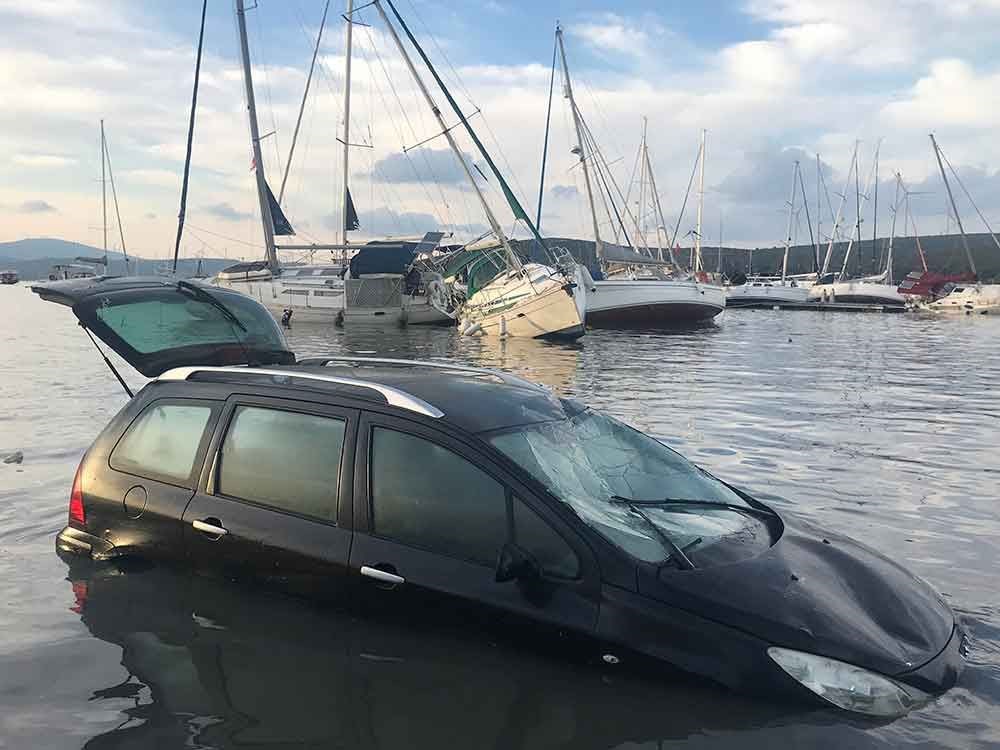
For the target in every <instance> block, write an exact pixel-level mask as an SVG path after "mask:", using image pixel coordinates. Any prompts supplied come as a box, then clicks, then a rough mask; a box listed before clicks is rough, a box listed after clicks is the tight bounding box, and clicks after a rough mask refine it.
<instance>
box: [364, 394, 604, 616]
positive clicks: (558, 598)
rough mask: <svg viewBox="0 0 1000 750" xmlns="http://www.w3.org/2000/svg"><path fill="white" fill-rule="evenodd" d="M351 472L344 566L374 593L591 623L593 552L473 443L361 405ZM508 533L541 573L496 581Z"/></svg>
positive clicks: (412, 602)
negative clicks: (350, 522) (349, 540)
mask: <svg viewBox="0 0 1000 750" xmlns="http://www.w3.org/2000/svg"><path fill="white" fill-rule="evenodd" d="M354 482H355V484H354V495H355V529H356V530H355V536H354V541H353V545H352V550H351V570H352V574H353V573H355V572H358V573H360V574H361V578H362V582H363V583H364V584H365V585H366V586H367V587H368V588H369V589H371V590H372V591H373V593H375V595H376V596H377V597H378V598H381V599H382V600H383V601H387V602H388V601H391V600H392V599H394V598H398V599H399V600H400V602H401V603H402V606H403V607H404V608H406V607H410V606H415V607H420V606H421V605H422V604H427V603H431V606H438V603H439V602H440V595H443V596H444V597H446V598H447V599H451V600H453V601H457V600H464V601H465V602H467V603H471V604H473V605H476V604H482V605H485V606H486V607H487V608H488V609H489V610H490V611H495V610H502V611H506V612H509V613H513V614H515V615H518V616H522V617H524V618H528V619H530V620H532V621H535V622H542V623H548V624H551V625H555V626H557V627H559V628H568V629H572V630H574V631H580V632H583V633H590V632H592V631H593V629H594V627H595V624H596V619H597V611H598V599H599V595H600V575H599V571H598V569H597V563H596V560H595V558H594V556H593V553H592V552H591V550H590V549H589V547H587V545H586V543H585V542H584V541H583V540H582V539H581V537H579V536H578V535H576V534H575V533H573V531H572V530H571V529H570V528H568V527H567V526H566V525H565V524H564V523H563V522H562V521H561V520H560V519H558V518H556V516H555V514H553V513H552V511H551V509H549V508H547V507H546V506H545V504H544V503H542V502H541V501H539V500H538V499H537V498H536V497H534V496H533V495H532V494H531V492H530V491H529V490H528V489H527V488H525V487H524V486H523V485H522V484H521V483H520V482H518V481H517V480H516V478H514V477H512V476H510V475H509V474H507V473H506V472H505V471H503V470H502V469H501V468H500V467H499V466H497V465H496V464H494V463H493V461H492V460H490V459H489V458H488V457H487V456H485V455H484V454H483V453H481V452H480V451H479V450H478V449H477V448H476V446H475V445H474V444H473V443H467V442H465V441H462V440H458V439H456V438H454V437H451V436H449V435H447V434H445V433H443V432H440V431H437V430H433V429H430V428H428V427H425V426H423V425H420V424H417V423H415V422H410V421H409V420H403V419H396V418H392V417H388V416H385V415H380V414H373V413H367V412H366V413H363V415H362V419H361V424H360V427H359V434H358V451H357V458H356V469H355V477H354ZM507 542H516V543H517V544H518V545H520V547H522V548H526V549H527V550H528V551H529V552H530V553H531V555H532V556H533V557H534V558H535V559H536V560H537V561H538V562H539V564H540V566H541V569H542V575H541V578H540V579H539V580H536V581H532V582H530V583H529V582H525V581H523V580H509V581H505V582H497V580H496V570H497V561H498V557H499V554H500V550H501V548H502V547H503V546H504V545H505V543H507ZM366 598H368V599H369V600H370V599H371V598H372V597H366Z"/></svg>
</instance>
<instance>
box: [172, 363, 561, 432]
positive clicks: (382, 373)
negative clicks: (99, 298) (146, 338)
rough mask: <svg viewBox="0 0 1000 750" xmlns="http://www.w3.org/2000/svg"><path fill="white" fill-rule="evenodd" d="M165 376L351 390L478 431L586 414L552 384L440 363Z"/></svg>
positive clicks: (187, 370) (213, 370)
mask: <svg viewBox="0 0 1000 750" xmlns="http://www.w3.org/2000/svg"><path fill="white" fill-rule="evenodd" d="M159 380H165V381H178V380H193V381H199V382H206V381H213V382H227V383H252V384H254V385H267V386H273V387H279V388H283V389H289V388H290V389H302V390H314V391H315V390H323V391H327V392H334V393H344V394H345V395H348V396H350V397H360V398H362V399H375V400H377V401H378V402H379V403H385V404H387V405H389V406H391V407H395V408H399V409H401V410H404V411H406V412H410V413H413V414H419V415H421V416H423V417H429V418H431V419H435V420H438V419H440V420H442V421H445V422H448V423H450V424H452V425H454V426H456V427H458V428H460V429H462V430H465V431H466V432H471V433H481V432H491V431H494V430H502V429H507V428H511V427H517V426H520V425H526V424H532V423H537V422H547V421H553V420H561V419H566V418H567V417H569V416H570V415H571V413H575V412H576V411H578V407H576V408H574V407H573V405H572V404H571V402H567V401H565V400H563V399H560V398H559V397H558V396H557V395H556V394H555V393H553V392H552V391H551V390H549V389H548V388H546V387H544V386H541V385H538V384H536V383H532V382H531V381H529V380H525V379H524V378H521V377H518V376H516V375H512V374H510V373H507V372H504V371H501V370H490V369H485V368H476V367H469V366H466V365H459V364H454V363H449V362H439V361H418V360H397V359H386V358H372V357H349V356H341V357H313V358H307V359H303V360H300V361H299V363H298V364H296V365H287V366H273V367H267V368H258V367H183V368H177V369H175V370H170V371H168V372H166V373H164V374H163V375H161V376H160V378H159Z"/></svg>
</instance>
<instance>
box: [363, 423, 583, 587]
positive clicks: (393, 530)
mask: <svg viewBox="0 0 1000 750" xmlns="http://www.w3.org/2000/svg"><path fill="white" fill-rule="evenodd" d="M369 488H370V496H371V505H372V507H371V512H372V531H373V533H375V534H376V535H377V536H380V537H384V538H387V539H392V540H394V541H398V542H401V543H403V544H407V545H410V546H414V547H420V548H423V549H426V550H429V551H431V552H436V553H439V554H442V555H448V556H450V557H457V558H461V559H464V560H469V561H471V562H476V563H480V564H482V565H488V566H490V567H493V566H494V565H496V563H497V558H498V556H499V553H500V548H501V547H502V546H503V545H504V543H505V542H507V541H515V542H516V543H517V544H519V545H520V546H521V547H523V548H524V549H525V550H527V551H528V552H530V553H531V554H532V555H533V556H534V557H535V559H536V560H538V562H539V563H540V565H541V566H542V570H543V571H544V572H545V573H547V574H549V575H552V576H556V577H561V578H576V577H577V576H578V575H579V571H580V563H579V560H578V558H577V557H576V554H575V553H574V552H573V550H572V549H571V548H570V546H569V545H568V544H567V543H566V541H565V540H564V539H563V538H562V537H561V536H559V535H558V534H557V533H556V532H555V531H554V530H552V528H551V527H549V525H548V524H547V523H546V522H545V521H544V520H543V519H542V518H540V517H539V516H538V515H537V514H536V513H535V512H534V511H532V510H531V509H530V508H528V506H526V505H525V504H524V503H523V502H522V501H521V500H519V499H518V498H517V497H515V496H513V495H512V493H511V492H510V491H509V490H508V489H507V488H506V487H504V485H502V484H501V483H500V482H498V481H496V480H495V479H494V478H493V477H491V476H490V475H489V474H487V473H486V472H484V471H483V470H481V469H479V468H478V467H476V466H474V465H473V464H472V463H470V462H469V461H467V460H466V459H464V458H462V457H461V456H459V455H458V454H456V453H454V452H452V451H450V450H448V449H447V448H444V447H442V446H440V445H438V444H436V443H433V442H431V441H429V440H425V439H424V438H421V437H417V436H415V435H410V434H408V433H404V432H399V431H398V430H392V429H388V428H385V427H373V428H372V433H371V447H370V455H369Z"/></svg>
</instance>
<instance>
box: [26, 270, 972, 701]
mask: <svg viewBox="0 0 1000 750" xmlns="http://www.w3.org/2000/svg"><path fill="white" fill-rule="evenodd" d="M154 282H155V283H154ZM33 289H34V290H35V291H37V292H38V293H39V294H41V295H42V296H43V297H44V298H46V299H50V300H53V301H56V302H60V303H62V304H67V305H70V306H72V308H73V312H74V313H75V314H76V316H77V317H78V318H79V320H80V322H81V324H82V325H83V326H84V327H85V328H87V329H88V330H90V331H92V332H93V333H94V334H95V335H97V336H98V337H99V338H100V339H101V340H103V341H104V342H105V343H106V344H107V345H108V346H110V347H111V348H112V349H114V350H115V351H116V352H118V353H119V354H120V355H121V356H122V357H124V358H125V359H126V360H127V361H128V362H129V363H131V364H132V365H133V366H135V367H136V369H138V370H139V371H140V372H142V373H143V374H144V375H146V376H148V377H151V378H153V380H152V381H151V382H150V383H149V384H148V385H147V386H146V387H145V388H143V389H142V390H141V391H140V392H139V393H138V394H136V395H135V397H134V398H132V399H131V400H130V401H129V403H128V404H127V405H126V406H125V407H124V408H123V409H122V411H121V412H120V413H119V414H118V415H116V416H115V417H114V418H113V419H112V420H111V421H110V423H109V424H108V425H107V426H106V427H105V428H104V430H103V431H102V432H101V433H100V435H99V436H98V437H97V439H96V440H95V442H94V443H93V445H92V446H91V447H90V449H89V450H88V451H87V453H86V455H85V456H84V458H83V460H82V461H81V463H80V466H79V468H78V470H77V472H76V476H75V478H74V480H73V485H72V490H71V494H70V504H69V522H68V525H67V526H66V528H65V529H64V530H63V531H62V532H61V533H60V534H59V536H58V540H57V547H58V549H59V550H60V551H61V552H62V553H64V554H80V555H85V556H89V557H91V558H94V559H97V560H104V559H109V558H115V557H123V556H126V557H128V556H135V557H142V558H149V559H153V560H158V559H159V560H170V561H181V562H183V563H185V564H187V565H191V566H194V567H197V568H202V569H207V570H212V571H218V572H222V573H225V574H227V575H234V576H238V577H243V578H249V579H255V580H263V581H270V582H273V583H277V584H279V585H281V586H283V587H285V588H287V589H290V590H293V591H295V592H297V593H305V594H307V595H310V596H321V597H326V596H337V595H338V593H340V592H342V591H343V590H345V589H346V590H351V591H361V592H364V593H365V594H366V595H374V596H379V597H384V598H387V599H398V601H399V603H400V604H401V606H402V607H403V608H404V612H405V611H406V607H408V606H410V605H411V604H412V606H415V607H416V606H419V605H420V603H421V602H422V601H427V600H428V598H433V599H434V600H435V601H438V600H439V599H440V598H444V599H445V600H446V601H451V602H455V603H458V604H461V605H462V606H463V607H474V608H483V609H485V610H486V611H488V612H499V613H503V614H504V615H505V616H510V617H514V618H520V619H523V620H525V621H529V622H532V623H538V624H540V625H541V626H543V627H544V628H550V629H554V630H560V631H565V632H570V633H573V634H575V635H577V636H579V637H581V638H583V639H584V640H585V641H586V642H587V643H589V644H592V647H593V648H594V649H595V650H597V651H598V652H599V653H601V654H603V655H604V656H605V657H606V661H608V662H609V663H614V662H616V661H618V660H619V659H620V658H622V657H623V656H625V655H628V656H631V655H634V654H636V655H642V656H643V657H651V658H653V659H659V660H662V661H664V662H668V663H670V664H672V665H674V666H677V667H679V668H681V669H683V670H686V671H689V672H692V673H695V674H699V675H702V676H706V677H708V678H710V679H713V680H715V681H717V682H720V683H723V684H725V685H728V686H730V687H733V688H735V689H739V690H744V691H750V692H754V693H758V694H761V693H762V694H765V695H770V696H773V697H799V698H809V699H812V700H817V699H819V700H822V701H825V702H826V703H827V704H832V705H834V706H837V707H839V708H841V709H844V710H847V711H852V712H856V713H860V714H867V715H871V716H880V717H893V716H898V715H902V714H904V713H906V712H907V711H908V710H910V709H911V708H912V707H914V706H917V705H920V704H922V703H924V702H926V701H928V700H930V699H931V698H932V696H934V695H935V694H939V693H941V692H943V691H944V690H946V689H948V688H949V687H951V686H952V685H953V684H954V682H955V681H956V679H957V676H958V674H959V671H960V669H961V665H962V654H963V649H964V634H963V632H962V630H961V628H960V627H959V625H958V623H957V621H956V619H955V617H954V615H953V613H952V612H951V610H950V608H949V607H948V606H947V604H946V603H945V602H944V601H943V600H942V599H941V597H940V596H939V595H938V594H937V593H935V592H934V591H933V590H932V589H931V588H930V587H929V586H928V585H927V584H926V583H925V582H923V581H922V580H920V579H918V578H916V577H914V576H913V575H911V574H910V573H908V572H907V571H905V570H904V569H903V568H902V567H900V566H899V565H898V564H896V563H895V562H893V561H892V560H890V559H889V558H888V557H886V556H884V555H882V554H880V553H878V552H876V551H874V550H871V549H869V548H867V547H865V546H863V545H861V544H859V543H857V542H854V541H852V540H850V539H848V538H846V537H843V536H841V535H838V534H833V533H829V532H825V531H822V530H820V529H817V528H815V527H813V526H811V525H807V524H804V523H801V522H798V521H796V520H795V519H793V518H791V517H786V516H784V515H782V514H779V513H778V512H777V511H775V510H774V509H773V508H771V507H769V506H768V505H766V504H764V503H762V502H760V501H759V500H757V499H755V498H753V497H751V496H750V495H749V494H747V493H746V492H743V491H741V490H739V489H736V488H735V487H733V486H732V485H730V484H727V483H726V482H724V481H722V480H720V479H717V478H716V477H714V476H712V475H710V474H709V473H707V472H705V471H704V470H702V469H699V468H698V467H696V466H694V465H692V464H691V463H689V462H688V461H686V460H685V459H684V458H682V457H681V456H680V455H678V454H677V453H675V452H674V451H672V450H671V449H670V448H668V447H666V446H665V445H664V444H662V443H661V442H660V441H658V440H656V439H654V438H652V437H649V436H647V435H644V434H643V433H641V432H638V431H636V430H634V429H632V428H631V427H628V426H626V425H624V424H622V423H621V422H619V421H617V420H615V419H613V418H611V417H609V416H607V415H604V414H602V413H600V412H597V411H595V410H593V409H590V408H588V407H587V406H585V405H583V404H581V403H578V402H576V401H573V400H570V399H565V398H560V397H558V396H557V395H556V394H554V393H553V392H552V391H550V390H548V389H546V388H544V387H541V386H538V385H535V384H533V383H530V382H528V381H526V380H524V379H522V378H519V377H516V376H513V375H510V374H508V373H505V372H500V371H495V370H484V369H478V368H470V367H465V366H461V365H457V364H452V363H443V362H414V361H405V360H391V359H379V358H359V357H349V356H348V357H324V358H312V359H306V360H300V361H298V362H297V363H295V364H291V363H292V362H293V361H294V357H293V355H292V354H291V352H289V351H288V349H287V346H286V345H285V343H284V339H283V338H282V334H281V332H280V330H279V329H278V327H277V325H276V324H275V323H274V321H273V319H272V318H271V317H270V315H269V314H268V313H267V311H266V310H265V309H264V308H263V307H262V306H260V305H258V304H257V303H256V302H254V301H253V300H251V299H249V298H247V297H242V296H241V295H238V294H233V293H224V292H223V291H222V290H218V289H210V288H205V287H203V286H201V285H199V284H193V283H189V282H171V281H169V280H163V279H156V280H152V281H151V280H142V279H98V280H96V281H95V280H93V279H89V280H79V281H67V282H57V283H55V284H43V285H39V286H36V287H33ZM352 596H353V595H352Z"/></svg>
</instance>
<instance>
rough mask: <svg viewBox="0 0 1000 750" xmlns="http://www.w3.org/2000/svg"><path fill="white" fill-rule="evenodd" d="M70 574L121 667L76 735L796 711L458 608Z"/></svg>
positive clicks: (139, 576)
mask: <svg viewBox="0 0 1000 750" xmlns="http://www.w3.org/2000/svg"><path fill="white" fill-rule="evenodd" d="M70 578H71V581H72V590H73V594H74V597H75V604H74V608H75V609H77V610H79V612H80V617H81V619H82V620H83V622H84V623H85V625H86V626H87V629H88V630H89V631H90V632H91V633H92V634H93V635H94V636H95V637H96V638H100V639H101V640H104V641H107V642H109V643H113V644H115V645H117V646H119V647H120V648H121V649H122V667H123V668H124V670H125V673H126V674H125V675H124V676H122V677H121V678H120V679H118V680H117V681H116V682H114V683H111V684H107V685H103V686H99V687H96V689H95V690H94V691H93V695H92V700H94V701H96V702H101V703H104V704H106V705H107V706H114V707H115V708H117V709H118V710H119V711H120V712H121V713H122V715H123V717H124V718H123V720H122V722H121V724H120V725H118V726H115V727H114V728H112V729H111V730H110V731H107V732H105V733H103V734H101V735H99V736H97V737H94V738H93V739H92V740H91V741H90V742H89V743H88V747H116V748H121V747H154V746H156V747H168V746H176V747H179V746H182V745H193V746H195V747H261V746H264V747H271V746H281V747H287V746H294V747H351V748H378V747H441V746H444V747H482V746H483V745H484V744H485V745H486V746H489V747H498V748H534V747H538V748H551V747H566V748H606V747H616V746H619V745H621V744H623V743H626V742H631V743H645V742H650V743H651V746H656V744H657V743H661V742H662V741H664V740H671V739H684V738H686V737H688V736H690V735H692V734H697V733H699V732H701V731H702V730H703V729H704V728H705V727H706V726H713V727H714V730H715V731H727V732H739V731H741V730H747V729H754V728H762V727H768V726H769V727H773V728H779V727H781V726H784V725H785V723H786V722H787V721H788V720H789V719H794V720H795V721H796V722H797V723H798V724H800V725H801V724H802V723H803V722H804V721H808V720H809V718H810V717H809V715H808V714H807V713H803V712H802V710H801V709H798V710H796V709H789V708H788V707H781V706H775V705H769V704H765V703H753V702H749V701H746V700H743V699H740V698H738V697H737V696H733V695H731V694H728V693H725V692H723V691H720V690H716V689H714V688H711V687H709V686H706V685H703V684H698V683H694V682H693V681H689V680H683V681H682V682H680V684H678V683H677V682H676V681H675V682H674V683H673V684H671V683H669V682H667V683H664V682H662V681H658V680H655V679H651V678H649V677H641V676H638V675H632V676H630V677H628V678H626V679H619V678H618V677H617V676H616V675H615V674H614V673H613V672H607V671H603V670H601V669H598V668H596V667H593V666H589V665H585V664H574V663H573V662H572V661H568V660H565V659H563V660H558V661H557V660H556V659H554V658H551V657H547V656H546V655H544V654H543V653H542V651H541V649H539V648H538V646H537V644H534V645H533V644H530V643H522V644H517V643H515V642H508V641H507V640H505V639H499V640H490V639H487V638H485V637H484V636H483V635H482V634H477V633H468V632H462V630H461V628H460V624H458V623H456V624H455V625H454V626H453V627H450V628H449V627H447V626H442V624H441V623H437V627H434V628H431V627H428V624H427V623H422V622H419V621H417V622H410V623H408V625H407V626H406V627H400V626H399V625H398V624H394V623H388V622H383V621H380V620H379V619H372V618H368V619H359V618H357V617H355V616H352V615H351V614H349V613H344V612H338V611H335V610H330V609H322V608H318V607H314V606H312V605H309V604H306V603H304V602H297V601H292V600H290V599H285V598H279V597H276V596H275V597H270V596H267V595H265V594H263V593H261V592H259V591H254V590H248V589H242V588H239V587H237V586H235V585H234V584H229V583H225V582H215V581H213V580H209V579H205V578H201V577H195V576H189V575H185V574H182V573H179V572H174V571H170V570H166V569H164V568H154V569H149V570H130V571H128V572H127V573H125V574H122V573H117V572H114V571H109V570H108V569H107V568H104V569H102V570H100V571H98V572H95V571H93V570H88V571H81V570H74V571H73V572H72V573H71V576H70ZM653 706H655V707H656V709H655V710H650V709H651V707H653ZM824 720H825V722H826V723H827V724H829V722H830V719H829V716H827V715H825V713H824V712H817V713H816V715H815V726H817V727H818V726H822V725H823V722H824Z"/></svg>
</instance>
